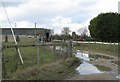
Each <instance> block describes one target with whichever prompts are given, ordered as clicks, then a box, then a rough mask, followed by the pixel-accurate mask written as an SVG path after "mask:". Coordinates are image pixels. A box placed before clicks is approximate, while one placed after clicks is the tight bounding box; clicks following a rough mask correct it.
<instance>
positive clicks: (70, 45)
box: [67, 40, 72, 57]
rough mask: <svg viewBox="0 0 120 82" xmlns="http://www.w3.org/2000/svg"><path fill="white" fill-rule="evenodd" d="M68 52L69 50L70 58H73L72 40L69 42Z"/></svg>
mask: <svg viewBox="0 0 120 82" xmlns="http://www.w3.org/2000/svg"><path fill="white" fill-rule="evenodd" d="M67 47H68V48H67V49H68V50H67V54H68V57H71V56H72V40H69V41H68V46H67Z"/></svg>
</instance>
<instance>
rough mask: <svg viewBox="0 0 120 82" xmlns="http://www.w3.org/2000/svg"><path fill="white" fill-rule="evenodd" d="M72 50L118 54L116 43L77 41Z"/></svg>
mask: <svg viewBox="0 0 120 82" xmlns="http://www.w3.org/2000/svg"><path fill="white" fill-rule="evenodd" d="M74 50H81V51H91V52H99V53H104V54H108V55H114V56H118V45H110V44H95V43H81V44H80V43H79V44H77V45H75V46H74Z"/></svg>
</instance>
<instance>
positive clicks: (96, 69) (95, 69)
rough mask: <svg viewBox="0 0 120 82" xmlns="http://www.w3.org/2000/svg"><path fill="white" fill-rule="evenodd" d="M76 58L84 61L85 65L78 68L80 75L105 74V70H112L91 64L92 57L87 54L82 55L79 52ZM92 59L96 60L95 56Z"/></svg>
mask: <svg viewBox="0 0 120 82" xmlns="http://www.w3.org/2000/svg"><path fill="white" fill-rule="evenodd" d="M75 56H76V57H78V58H80V59H82V60H83V63H82V64H80V66H78V67H77V68H76V71H77V72H78V73H79V74H80V75H88V74H96V73H103V72H105V71H103V69H110V68H107V67H104V66H99V65H93V64H90V63H89V61H91V57H90V55H89V54H87V53H82V52H80V51H79V50H78V51H77V53H76V54H75ZM92 58H95V56H94V57H92ZM100 58H101V57H100ZM102 58H103V56H102ZM101 70H102V71H101Z"/></svg>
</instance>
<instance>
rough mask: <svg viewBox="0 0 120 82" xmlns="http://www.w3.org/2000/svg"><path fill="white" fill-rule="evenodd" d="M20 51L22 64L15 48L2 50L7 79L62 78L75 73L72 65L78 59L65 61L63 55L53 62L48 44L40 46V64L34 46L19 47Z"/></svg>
mask: <svg viewBox="0 0 120 82" xmlns="http://www.w3.org/2000/svg"><path fill="white" fill-rule="evenodd" d="M11 44H12V43H10V45H11ZM6 45H9V44H6ZM20 45H21V44H20ZM20 51H21V55H22V58H23V61H24V64H23V65H22V64H21V62H20V59H19V56H18V55H17V53H16V49H15V48H6V49H4V51H3V53H4V56H5V57H4V58H5V61H6V63H5V68H6V71H5V72H6V73H7V79H37V80H38V79H42V80H44V79H47V80H49V79H64V78H65V76H68V75H70V74H74V73H75V68H74V65H76V64H75V63H76V62H77V63H78V61H74V60H76V59H74V58H72V59H71V61H69V62H67V61H66V59H64V58H63V57H56V61H55V62H54V53H53V50H52V49H50V48H49V46H41V47H40V65H38V64H37V48H36V47H21V48H20ZM59 61H60V62H59ZM74 62H75V63H74ZM56 63H57V64H56ZM44 69H45V70H44ZM55 70H56V71H55ZM34 73H35V74H34Z"/></svg>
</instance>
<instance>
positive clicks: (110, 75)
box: [67, 51, 118, 80]
mask: <svg viewBox="0 0 120 82" xmlns="http://www.w3.org/2000/svg"><path fill="white" fill-rule="evenodd" d="M82 52H85V53H88V54H92V55H95V54H99V55H104V56H109V57H111V58H113V59H111V60H118V57H116V56H111V55H108V54H103V53H97V52H89V51H82ZM111 60H108V59H101V58H100V59H96V60H94V61H89V63H91V64H93V65H101V66H106V67H109V68H111V71H110V72H104V73H99V74H89V75H80V74H76V75H74V76H72V77H69V78H67V80H117V79H116V76H117V75H118V66H116V65H115V64H112V63H111Z"/></svg>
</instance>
